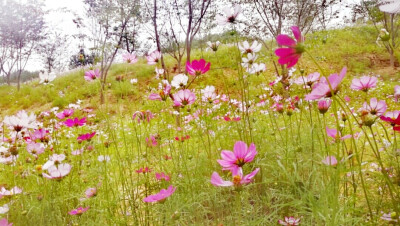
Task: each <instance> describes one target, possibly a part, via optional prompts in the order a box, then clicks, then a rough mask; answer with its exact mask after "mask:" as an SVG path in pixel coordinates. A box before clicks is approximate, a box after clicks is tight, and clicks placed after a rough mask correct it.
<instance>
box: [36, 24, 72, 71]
mask: <svg viewBox="0 0 400 226" xmlns="http://www.w3.org/2000/svg"><path fill="white" fill-rule="evenodd" d="M67 45H68V36H66V35H62V34H61V33H58V32H55V31H54V32H50V33H48V34H46V39H45V40H43V42H42V43H40V44H39V45H38V48H37V50H38V53H39V54H40V57H41V60H42V62H43V64H44V66H45V70H46V71H47V72H48V73H50V72H52V71H53V70H62V69H64V68H65V56H64V55H63V52H64V51H65V47H66V46H67Z"/></svg>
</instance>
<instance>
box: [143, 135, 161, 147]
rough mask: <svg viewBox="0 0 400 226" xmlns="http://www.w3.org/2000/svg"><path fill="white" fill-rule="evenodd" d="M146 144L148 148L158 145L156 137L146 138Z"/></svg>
mask: <svg viewBox="0 0 400 226" xmlns="http://www.w3.org/2000/svg"><path fill="white" fill-rule="evenodd" d="M146 144H147V146H149V147H156V146H157V145H158V142H157V139H156V137H155V136H153V135H151V136H150V137H146Z"/></svg>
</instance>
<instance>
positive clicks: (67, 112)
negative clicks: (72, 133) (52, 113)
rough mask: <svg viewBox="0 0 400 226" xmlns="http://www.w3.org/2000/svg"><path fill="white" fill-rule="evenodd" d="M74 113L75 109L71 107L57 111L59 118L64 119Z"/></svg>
mask: <svg viewBox="0 0 400 226" xmlns="http://www.w3.org/2000/svg"><path fill="white" fill-rule="evenodd" d="M73 114H74V109H72V108H70V109H65V110H64V111H63V112H60V113H57V114H56V116H57V118H59V119H64V118H68V117H70V116H71V115H73Z"/></svg>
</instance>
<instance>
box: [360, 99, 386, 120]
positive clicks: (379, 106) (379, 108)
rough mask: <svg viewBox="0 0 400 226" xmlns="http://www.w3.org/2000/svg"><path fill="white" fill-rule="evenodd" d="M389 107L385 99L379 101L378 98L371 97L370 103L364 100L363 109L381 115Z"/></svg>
mask: <svg viewBox="0 0 400 226" xmlns="http://www.w3.org/2000/svg"><path fill="white" fill-rule="evenodd" d="M386 109H387V105H386V102H385V101H384V100H380V101H378V100H377V99H376V98H371V99H370V102H369V104H368V103H367V102H364V104H363V110H365V111H367V112H369V113H370V114H371V115H376V116H381V115H383V114H384V113H385V111H386Z"/></svg>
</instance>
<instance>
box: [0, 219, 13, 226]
mask: <svg viewBox="0 0 400 226" xmlns="http://www.w3.org/2000/svg"><path fill="white" fill-rule="evenodd" d="M0 225H1V226H12V225H13V223H10V222H8V220H7V219H6V218H3V219H1V220H0Z"/></svg>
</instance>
